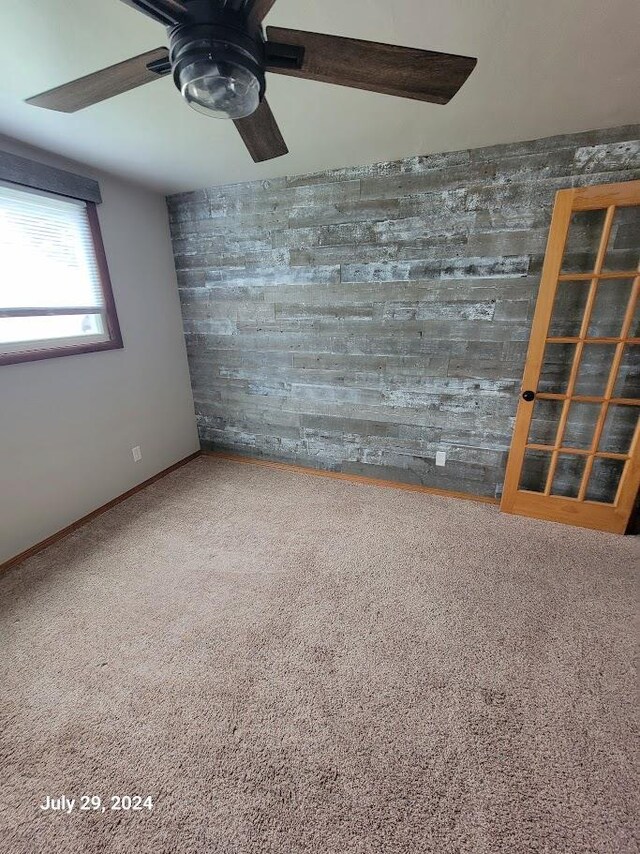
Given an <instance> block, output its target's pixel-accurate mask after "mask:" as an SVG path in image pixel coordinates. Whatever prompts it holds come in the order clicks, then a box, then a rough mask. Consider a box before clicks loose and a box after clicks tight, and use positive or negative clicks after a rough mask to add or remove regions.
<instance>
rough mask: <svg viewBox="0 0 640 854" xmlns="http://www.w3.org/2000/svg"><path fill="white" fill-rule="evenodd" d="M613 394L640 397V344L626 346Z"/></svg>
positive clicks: (615, 395)
mask: <svg viewBox="0 0 640 854" xmlns="http://www.w3.org/2000/svg"><path fill="white" fill-rule="evenodd" d="M613 396H614V397H631V398H636V397H638V398H640V344H627V345H626V346H625V348H624V353H623V354H622V362H621V364H620V370H619V372H618V381H617V382H616V385H615V390H614V393H613Z"/></svg>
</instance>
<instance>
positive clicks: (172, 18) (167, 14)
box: [122, 0, 187, 27]
mask: <svg viewBox="0 0 640 854" xmlns="http://www.w3.org/2000/svg"><path fill="white" fill-rule="evenodd" d="M122 2H123V3H126V4H127V6H131V8H132V9H137V10H138V11H139V12H142V13H143V14H144V15H147V16H148V17H149V18H152V19H153V20H154V21H157V22H158V23H159V24H163V26H165V27H172V26H173V25H174V24H177V23H179V22H180V21H184V20H185V19H186V17H187V8H186V6H184V5H183V4H182V3H180V2H178V0H122Z"/></svg>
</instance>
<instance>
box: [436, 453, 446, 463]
mask: <svg viewBox="0 0 640 854" xmlns="http://www.w3.org/2000/svg"><path fill="white" fill-rule="evenodd" d="M446 464H447V454H446V451H436V465H437V466H446Z"/></svg>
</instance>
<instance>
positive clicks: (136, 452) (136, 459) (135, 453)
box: [131, 445, 142, 463]
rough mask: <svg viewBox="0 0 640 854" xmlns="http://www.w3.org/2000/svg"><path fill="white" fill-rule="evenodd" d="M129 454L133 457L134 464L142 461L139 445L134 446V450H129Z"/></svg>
mask: <svg viewBox="0 0 640 854" xmlns="http://www.w3.org/2000/svg"><path fill="white" fill-rule="evenodd" d="M131 454H132V456H133V461H134V463H139V462H140V460H141V459H142V451H141V450H140V445H136V446H135V448H131Z"/></svg>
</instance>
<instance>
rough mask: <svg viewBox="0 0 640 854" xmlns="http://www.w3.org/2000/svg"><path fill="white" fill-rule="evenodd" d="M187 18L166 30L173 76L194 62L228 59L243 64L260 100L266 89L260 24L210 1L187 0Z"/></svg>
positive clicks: (176, 78) (238, 12) (177, 80)
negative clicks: (254, 78)
mask: <svg viewBox="0 0 640 854" xmlns="http://www.w3.org/2000/svg"><path fill="white" fill-rule="evenodd" d="M188 8H189V21H188V22H185V23H180V24H176V25H175V26H174V27H171V28H170V29H169V50H170V60H171V68H172V71H173V79H174V82H175V84H176V86H177V87H178V89H180V88H181V87H180V75H181V72H182V70H183V69H184V68H186V67H187V66H188V65H191V64H192V63H194V62H212V61H213V62H231V63H235V64H238V65H243V66H244V67H245V68H247V69H248V70H249V71H251V72H252V73H253V74H254V75H255V76H256V78H257V79H258V81H259V83H260V100H262V98H263V97H264V93H265V89H266V80H265V41H264V37H263V34H262V27H260V25H258V26H254V27H253V28H252V27H251V25H250V22H249V19H248V18H247V16H246V15H245V14H243V13H242V12H241V11H236V10H233V9H229V8H226V7H221V6H219V5H218V4H217V3H212V2H211V0H191V2H189V5H188Z"/></svg>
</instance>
